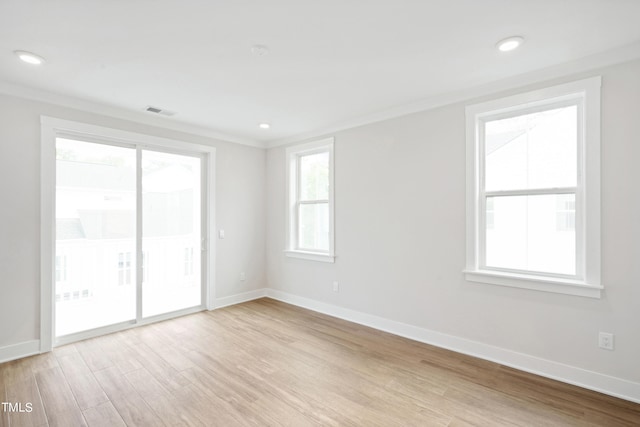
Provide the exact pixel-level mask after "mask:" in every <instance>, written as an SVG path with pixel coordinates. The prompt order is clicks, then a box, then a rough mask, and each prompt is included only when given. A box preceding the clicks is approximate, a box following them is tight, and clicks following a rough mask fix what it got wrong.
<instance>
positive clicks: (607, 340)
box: [598, 332, 613, 350]
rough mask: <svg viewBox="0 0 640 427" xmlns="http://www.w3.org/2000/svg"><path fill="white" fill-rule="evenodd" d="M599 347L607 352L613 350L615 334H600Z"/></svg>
mask: <svg viewBox="0 0 640 427" xmlns="http://www.w3.org/2000/svg"><path fill="white" fill-rule="evenodd" d="M598 347H600V348H604V349H605V350H613V334H611V333H608V332H600V333H599V334H598Z"/></svg>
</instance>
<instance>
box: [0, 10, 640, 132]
mask: <svg viewBox="0 0 640 427" xmlns="http://www.w3.org/2000/svg"><path fill="white" fill-rule="evenodd" d="M639 22H640V1H638V0H422V1H421V0H254V1H248V0H233V1H232V0H227V1H221V0H182V1H178V0H55V1H52V0H0V81H3V82H5V83H7V84H11V85H20V86H26V87H29V88H34V89H38V90H41V91H46V92H50V93H55V94H63V95H66V96H70V97H74V98H78V99H81V100H85V101H91V102H96V103H100V104H106V105H108V106H112V107H118V108H122V109H127V110H131V111H142V110H143V109H144V108H145V107H146V106H147V105H152V106H157V107H160V108H164V109H167V110H172V111H175V112H176V113H177V114H176V115H175V116H173V117H170V118H163V120H166V121H168V122H178V123H188V124H192V125H197V126H200V127H203V128H206V129H210V130H212V131H215V132H219V133H222V134H227V135H231V136H234V137H237V138H242V139H244V140H250V141H258V142H260V141H274V140H283V139H288V140H290V139H292V138H295V137H296V136H300V135H306V134H309V133H310V132H314V131H319V130H322V129H327V128H330V127H332V126H335V125H336V124H338V123H344V122H348V121H350V120H355V119H357V118H359V117H364V116H370V115H374V114H376V113H379V112H381V111H385V110H389V109H393V108H398V107H400V106H403V105H407V104H412V103H416V102H419V101H421V100H425V99H429V98H434V97H438V96H442V95H443V94H446V93H449V92H456V91H460V90H463V89H466V88H470V87H475V86H478V85H483V84H487V83H489V82H495V81H498V80H501V79H505V78H510V77H513V76H517V75H520V74H523V73H528V72H531V71H533V70H538V69H543V68H546V67H550V66H553V65H556V64H560V63H564V62H567V61H571V60H574V59H578V58H582V57H585V56H589V55H594V54H598V53H600V52H604V51H608V50H611V49H615V48H618V47H621V46H624V45H629V44H634V43H637V42H638V41H640V24H639ZM512 35H521V36H523V37H525V39H526V42H525V44H524V45H523V46H522V48H521V49H519V50H518V51H515V52H511V53H508V54H505V53H500V52H498V51H497V50H496V49H495V43H496V42H497V41H498V40H500V39H503V38H505V37H508V36H512ZM255 44H261V45H266V46H268V47H269V54H268V55H266V56H255V55H252V53H251V47H252V46H253V45H255ZM18 49H21V50H28V51H32V52H34V53H37V54H39V55H41V56H43V57H45V58H46V60H47V62H46V64H45V65H44V66H42V67H33V66H28V65H26V64H23V63H21V62H19V61H18V60H17V58H16V57H15V56H14V55H13V54H12V52H13V51H14V50H18ZM145 114H151V113H145ZM262 121H267V122H270V123H271V124H272V127H271V129H269V130H262V129H259V128H258V126H257V125H258V123H259V122H262Z"/></svg>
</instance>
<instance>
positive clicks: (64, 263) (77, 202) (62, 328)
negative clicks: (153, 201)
mask: <svg viewBox="0 0 640 427" xmlns="http://www.w3.org/2000/svg"><path fill="white" fill-rule="evenodd" d="M55 197H56V249H55V335H56V336H57V337H60V336H64V335H68V334H73V333H76V332H80V331H85V330H88V329H95V328H99V327H101V326H107V325H112V324H116V323H120V322H125V321H130V320H134V319H135V318H136V256H135V254H136V150H135V149H133V148H123V147H116V146H111V145H104V144H95V143H89V142H85V141H75V140H70V139H63V138H57V139H56V195H55Z"/></svg>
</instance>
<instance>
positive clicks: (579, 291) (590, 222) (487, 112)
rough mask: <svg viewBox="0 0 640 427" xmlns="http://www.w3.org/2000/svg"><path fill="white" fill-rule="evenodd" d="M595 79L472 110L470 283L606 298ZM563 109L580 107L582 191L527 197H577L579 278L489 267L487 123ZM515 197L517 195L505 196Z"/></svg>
mask: <svg viewBox="0 0 640 427" xmlns="http://www.w3.org/2000/svg"><path fill="white" fill-rule="evenodd" d="M601 85H602V78H601V77H600V76H598V77H592V78H588V79H584V80H579V81H575V82H570V83H565V84H561V85H557V86H553V87H548V88H544V89H540V90H535V91H532V92H526V93H521V94H518V95H514V96H509V97H506V98H501V99H496V100H492V101H488V102H483V103H480V104H475V105H469V106H467V108H466V131H467V134H466V140H467V159H466V161H467V182H466V187H467V189H466V193H467V262H466V268H465V270H464V275H465V278H466V280H468V281H471V282H478V283H488V284H493V285H502V286H511V287H516V288H525V289H533V290H538V291H546V292H554V293H560V294H568V295H578V296H584V297H592V298H600V295H601V291H602V289H603V286H602V285H601V284H600V88H601ZM557 105H578V181H577V186H576V188H571V189H545V190H532V191H529V192H527V194H561V193H563V191H564V192H570V193H573V192H574V191H575V195H576V218H575V221H576V274H575V276H567V275H560V274H546V273H537V272H532V271H517V270H503V269H497V268H489V267H486V265H484V260H485V253H484V252H485V242H484V234H485V233H484V231H485V228H484V226H483V224H485V222H484V220H485V217H484V206H485V200H486V196H487V195H488V194H489V193H485V192H484V182H483V181H484V149H483V132H482V131H483V129H484V122H486V121H488V120H495V119H496V118H499V117H500V116H513V115H519V114H526V113H528V112H531V111H532V110H536V109H538V110H540V109H548V108H553V107H554V106H557ZM499 193H509V195H511V193H512V192H499Z"/></svg>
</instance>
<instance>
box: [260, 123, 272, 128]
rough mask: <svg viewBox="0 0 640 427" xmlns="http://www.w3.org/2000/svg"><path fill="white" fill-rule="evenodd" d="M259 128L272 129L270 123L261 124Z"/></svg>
mask: <svg viewBox="0 0 640 427" xmlns="http://www.w3.org/2000/svg"><path fill="white" fill-rule="evenodd" d="M258 127H259V128H260V129H269V128H270V127H271V125H270V124H269V123H260V124H259V125H258Z"/></svg>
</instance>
